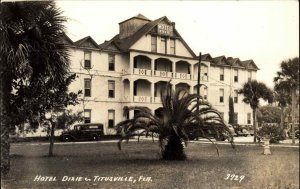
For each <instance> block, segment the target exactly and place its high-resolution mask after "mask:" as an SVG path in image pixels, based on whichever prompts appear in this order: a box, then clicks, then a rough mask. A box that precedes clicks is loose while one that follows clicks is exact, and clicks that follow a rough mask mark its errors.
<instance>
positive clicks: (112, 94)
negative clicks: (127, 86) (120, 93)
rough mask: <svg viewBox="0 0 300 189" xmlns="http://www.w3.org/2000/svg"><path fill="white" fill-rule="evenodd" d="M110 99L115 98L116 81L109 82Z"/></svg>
mask: <svg viewBox="0 0 300 189" xmlns="http://www.w3.org/2000/svg"><path fill="white" fill-rule="evenodd" d="M108 98H115V81H108Z"/></svg>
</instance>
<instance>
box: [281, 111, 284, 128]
mask: <svg viewBox="0 0 300 189" xmlns="http://www.w3.org/2000/svg"><path fill="white" fill-rule="evenodd" d="M280 110H281V115H280V129H281V130H283V129H284V125H283V124H284V107H283V106H280Z"/></svg>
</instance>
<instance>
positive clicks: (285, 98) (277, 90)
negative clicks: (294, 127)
mask: <svg viewBox="0 0 300 189" xmlns="http://www.w3.org/2000/svg"><path fill="white" fill-rule="evenodd" d="M286 87H287V86H283V85H281V84H275V86H274V98H275V99H274V100H275V101H276V102H278V106H279V107H280V110H281V114H280V128H281V129H282V130H283V129H284V120H285V117H286V108H287V107H288V105H290V104H291V96H290V93H287V91H288V90H289V89H288V88H286Z"/></svg>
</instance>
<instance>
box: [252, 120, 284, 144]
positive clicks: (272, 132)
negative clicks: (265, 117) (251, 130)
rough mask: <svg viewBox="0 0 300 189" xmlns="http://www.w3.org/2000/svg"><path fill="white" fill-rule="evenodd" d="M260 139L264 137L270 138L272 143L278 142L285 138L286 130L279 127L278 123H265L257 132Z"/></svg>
mask: <svg viewBox="0 0 300 189" xmlns="http://www.w3.org/2000/svg"><path fill="white" fill-rule="evenodd" d="M257 135H258V137H259V140H260V139H262V138H266V137H268V138H270V143H278V142H279V141H281V140H285V139H286V137H285V134H284V130H283V129H281V128H280V127H278V125H271V124H266V125H263V126H262V127H261V128H260V129H259V130H258V132H257Z"/></svg>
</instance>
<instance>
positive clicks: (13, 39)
mask: <svg viewBox="0 0 300 189" xmlns="http://www.w3.org/2000/svg"><path fill="white" fill-rule="evenodd" d="M0 17H1V25H0V31H1V37H0V39H1V46H0V53H1V54H0V57H1V72H0V78H1V83H0V91H1V93H0V94H1V96H0V99H1V176H6V175H7V173H8V172H9V168H10V161H9V147H10V145H9V128H10V127H12V126H14V125H13V120H12V116H11V115H10V114H11V113H12V112H13V111H11V110H12V109H13V107H11V104H10V103H9V102H10V99H11V97H12V96H13V95H21V91H19V90H20V89H23V88H24V87H29V86H31V85H32V84H34V83H35V82H36V81H37V80H38V81H41V80H44V81H49V80H52V81H53V87H54V88H55V86H57V85H59V83H61V82H62V81H63V80H64V79H65V75H66V74H67V73H68V67H69V53H68V51H67V48H66V46H65V45H64V44H63V43H61V40H60V37H61V36H62V34H63V30H64V26H63V22H65V21H66V19H65V18H64V17H63V16H61V11H60V10H59V9H57V8H56V6H55V3H54V2H52V1H46V2H42V1H41V2H4V3H1V16H0ZM35 85H36V83H35Z"/></svg>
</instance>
